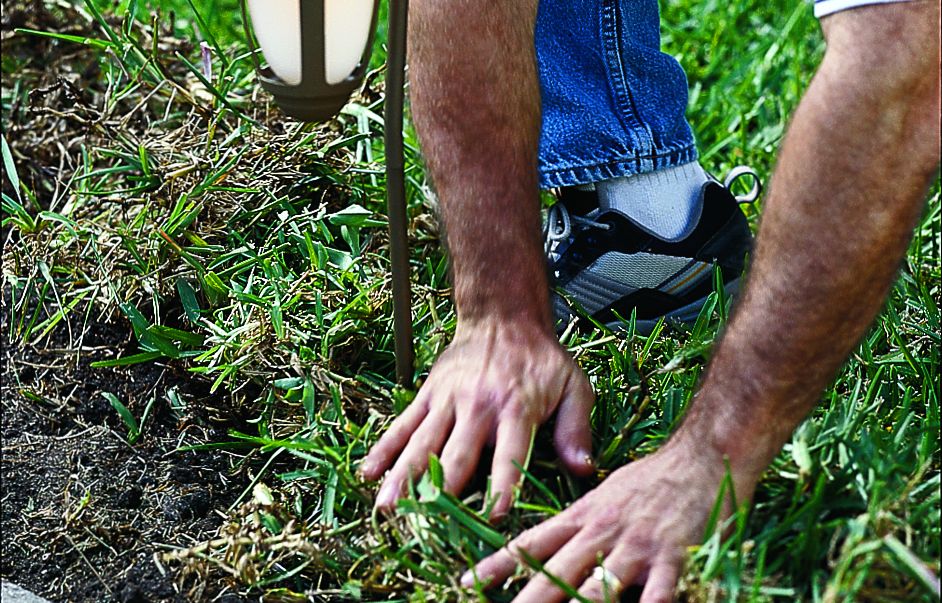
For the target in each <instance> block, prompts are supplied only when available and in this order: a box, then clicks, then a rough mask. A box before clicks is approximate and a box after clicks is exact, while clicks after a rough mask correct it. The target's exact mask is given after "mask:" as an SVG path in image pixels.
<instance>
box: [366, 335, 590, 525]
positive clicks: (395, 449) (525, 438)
mask: <svg viewBox="0 0 942 603" xmlns="http://www.w3.org/2000/svg"><path fill="white" fill-rule="evenodd" d="M592 402H593V394H592V389H591V387H590V386H589V383H588V381H586V378H585V376H584V375H583V373H582V371H581V369H579V367H578V366H577V365H576V364H575V362H573V360H572V358H570V357H569V355H568V354H567V353H566V351H565V350H563V349H562V347H561V346H560V345H559V342H558V341H557V340H556V338H555V337H554V336H553V335H552V332H551V331H549V330H548V329H545V328H535V327H532V326H527V325H525V324H521V323H514V322H506V321H491V322H490V323H483V324H482V323H481V322H467V321H466V322H460V323H459V327H458V330H457V333H456V334H455V339H454V341H453V342H452V344H451V345H450V346H449V348H448V349H447V350H446V351H445V352H444V353H443V354H442V355H441V357H440V358H439V359H438V362H437V363H436V364H435V366H434V367H433V369H432V372H431V374H430V375H429V378H428V380H427V381H426V382H425V384H424V385H423V386H422V389H421V390H420V391H419V394H418V396H417V397H416V399H415V400H414V401H413V402H412V404H411V405H410V406H409V408H407V409H406V411H405V412H404V413H403V414H402V415H401V416H400V417H399V418H398V419H396V421H395V422H394V423H393V424H392V426H391V427H390V428H389V431H387V432H386V434H385V435H384V436H383V437H382V438H381V439H380V441H379V443H377V444H376V445H375V446H374V447H373V449H372V450H371V451H370V453H369V455H368V456H367V458H366V460H365V461H364V463H363V465H362V467H361V469H360V473H361V474H362V475H363V476H364V477H365V478H367V479H377V478H379V476H381V475H382V474H383V472H384V471H385V470H386V469H387V468H388V467H389V466H390V465H391V464H392V463H393V461H396V457H397V456H398V457H399V459H398V461H396V463H395V465H394V466H393V468H392V470H391V471H390V472H389V475H388V476H387V477H386V479H385V481H384V482H383V486H382V488H381V489H380V492H379V494H378V495H377V498H376V505H377V507H379V508H383V509H388V508H390V507H392V506H393V505H394V504H395V502H396V499H398V498H399V496H400V495H402V494H403V492H404V491H405V485H406V481H407V480H409V479H410V478H415V477H418V476H419V475H421V473H422V472H424V471H425V469H426V467H427V466H428V458H429V455H430V454H440V455H441V463H442V468H443V469H444V474H445V489H446V490H447V491H448V492H451V493H453V494H458V493H459V492H460V491H461V490H462V488H463V487H464V486H465V484H467V482H468V480H469V479H470V478H471V476H472V475H473V473H474V470H475V468H476V466H477V463H478V459H479V458H480V455H481V451H482V449H483V448H484V445H485V444H492V445H494V448H495V450H494V462H493V466H492V470H491V477H492V481H491V492H492V495H494V496H499V498H498V500H497V502H496V504H495V506H494V508H493V511H492V518H498V517H500V516H502V515H504V514H505V513H506V512H507V510H508V509H509V508H510V505H511V502H512V500H513V490H514V487H515V486H516V484H517V481H518V480H519V478H520V471H519V470H518V469H517V468H516V467H515V466H514V463H515V462H516V463H518V464H520V465H523V464H524V462H525V460H526V457H527V453H528V450H529V447H530V441H531V438H532V435H533V432H534V431H535V430H536V428H537V427H538V426H539V425H540V424H541V423H543V422H544V421H546V419H548V418H549V417H550V415H552V413H553V411H554V410H556V408H557V406H558V407H559V416H558V418H557V421H556V432H555V442H556V449H557V451H558V453H559V455H560V457H561V458H562V460H563V463H564V464H565V465H566V467H567V468H568V469H569V470H570V471H573V472H574V473H577V474H583V475H584V474H586V473H587V472H589V471H591V469H592V461H591V438H590V433H589V412H590V411H591V409H592ZM400 453H401V454H400Z"/></svg>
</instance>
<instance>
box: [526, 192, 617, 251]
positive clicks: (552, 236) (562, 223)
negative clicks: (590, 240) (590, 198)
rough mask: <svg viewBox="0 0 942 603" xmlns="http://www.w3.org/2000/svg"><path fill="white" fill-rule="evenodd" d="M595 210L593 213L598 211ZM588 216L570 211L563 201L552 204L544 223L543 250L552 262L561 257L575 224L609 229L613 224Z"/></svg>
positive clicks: (582, 226) (584, 227)
mask: <svg viewBox="0 0 942 603" xmlns="http://www.w3.org/2000/svg"><path fill="white" fill-rule="evenodd" d="M597 211H598V210H594V211H593V212H592V213H595V212H597ZM590 215H592V214H591V213H590V214H588V215H587V216H578V215H573V214H571V213H569V209H568V208H567V207H566V205H565V204H563V203H556V204H554V205H551V206H550V207H549V209H548V210H547V212H546V223H545V224H544V225H543V241H544V243H543V251H544V253H545V254H546V257H547V258H549V260H550V261H551V262H555V261H556V260H558V259H559V256H560V255H561V254H562V252H563V251H564V248H563V247H561V246H562V245H563V244H564V243H566V242H568V241H569V240H571V239H572V234H573V232H572V228H573V224H576V225H577V226H578V227H580V228H579V230H584V229H586V228H599V229H602V230H608V229H610V228H611V227H612V225H611V224H605V223H603V222H597V221H595V220H593V219H592V218H590V217H588V216H590Z"/></svg>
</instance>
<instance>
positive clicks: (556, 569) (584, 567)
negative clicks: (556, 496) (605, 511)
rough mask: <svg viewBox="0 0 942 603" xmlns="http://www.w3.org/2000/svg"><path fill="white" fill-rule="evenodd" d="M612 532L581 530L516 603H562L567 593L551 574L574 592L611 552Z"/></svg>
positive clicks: (591, 529)
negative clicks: (551, 577) (600, 560)
mask: <svg viewBox="0 0 942 603" xmlns="http://www.w3.org/2000/svg"><path fill="white" fill-rule="evenodd" d="M610 540H611V533H610V532H607V531H606V532H601V531H599V530H597V529H595V528H594V527H587V528H585V529H583V530H582V531H580V532H579V533H578V534H577V535H576V536H575V537H574V538H573V539H572V540H570V541H569V542H567V543H566V544H565V545H564V546H563V548H561V549H559V551H558V552H557V553H556V554H555V555H553V558H552V559H550V560H549V561H548V562H547V563H546V564H545V565H544V566H543V571H542V572H540V573H539V574H537V575H536V576H534V577H533V579H531V580H530V582H529V583H528V584H527V585H526V587H525V588H524V589H523V590H522V591H520V594H519V595H517V598H516V599H514V602H515V603H550V602H553V601H562V600H563V599H565V598H566V596H567V595H566V592H565V591H564V590H562V589H561V588H559V586H557V585H556V584H555V583H554V581H553V580H551V579H550V577H549V576H548V575H547V574H551V575H552V576H554V577H556V578H557V579H558V580H561V581H563V582H565V583H566V584H568V585H570V586H571V587H572V589H573V590H575V589H576V588H578V587H579V585H580V584H582V582H583V581H584V580H585V579H586V577H587V576H588V575H589V572H591V571H592V568H594V567H595V566H596V565H598V562H599V558H600V557H601V556H603V555H605V554H606V553H608V552H609V549H610V547H609V544H608V543H609V542H610Z"/></svg>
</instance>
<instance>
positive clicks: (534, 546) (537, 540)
mask: <svg viewBox="0 0 942 603" xmlns="http://www.w3.org/2000/svg"><path fill="white" fill-rule="evenodd" d="M578 531H579V526H578V524H577V523H575V522H574V521H573V516H572V515H571V514H569V513H568V511H567V512H563V513H560V514H559V515H556V516H555V517H552V518H550V519H548V520H546V521H544V522H543V523H541V524H540V525H538V526H535V527H532V528H530V529H529V530H527V531H525V532H523V533H522V534H520V535H519V536H517V537H516V538H514V539H513V540H512V541H511V542H509V543H508V544H507V546H505V547H504V548H502V549H501V550H499V551H497V552H496V553H494V554H493V555H491V556H490V557H486V558H485V559H482V560H481V561H480V562H478V564H477V565H475V566H474V568H473V570H468V571H467V572H465V574H464V575H463V576H462V577H461V584H462V586H467V587H470V586H474V577H475V576H477V578H478V580H479V581H480V582H482V583H484V584H485V585H486V586H487V587H490V586H494V585H496V584H500V583H501V582H503V581H504V580H506V579H507V577H508V576H510V575H511V574H512V573H514V570H516V569H517V566H518V565H525V562H524V561H523V559H524V557H523V555H521V551H525V552H526V553H527V555H529V556H530V557H532V558H533V559H536V560H537V561H543V560H544V559H546V558H548V557H549V556H550V555H552V554H553V553H555V552H556V551H558V550H559V548H560V547H561V546H563V545H564V544H566V542H567V541H569V539H570V538H572V537H573V536H574V535H575V534H576V532H578Z"/></svg>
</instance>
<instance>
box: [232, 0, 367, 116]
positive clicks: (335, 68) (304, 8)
mask: <svg viewBox="0 0 942 603" xmlns="http://www.w3.org/2000/svg"><path fill="white" fill-rule="evenodd" d="M246 3H247V4H248V11H249V13H250V15H251V20H252V28H253V29H254V33H255V35H254V38H255V39H257V40H258V44H259V46H260V47H261V50H262V54H263V55H264V57H265V60H266V62H267V63H268V64H267V65H266V66H262V65H260V64H259V65H257V67H258V74H259V80H260V81H261V84H262V86H263V87H264V88H265V89H266V90H267V91H268V92H270V93H271V94H272V96H274V97H275V103H276V104H277V105H278V106H279V107H281V109H282V110H283V111H284V112H285V113H287V114H288V115H290V116H292V117H295V118H297V119H300V120H302V121H323V120H325V119H329V118H331V117H332V116H334V115H336V114H337V112H338V111H340V109H341V108H342V107H343V106H344V105H345V104H346V103H347V100H348V99H349V98H350V94H352V93H353V91H354V90H356V88H357V87H358V86H359V85H360V82H361V81H362V80H363V75H364V74H365V73H366V69H367V67H368V66H369V57H370V51H371V46H372V43H373V35H374V32H375V30H376V17H377V12H378V10H377V9H378V5H379V0H243V4H242V8H243V14H244V13H245V8H246ZM243 19H244V20H245V22H246V35H247V36H248V37H249V40H250V41H251V40H252V39H253V36H252V33H251V32H250V31H248V16H245V15H244V16H243ZM253 50H254V49H253ZM254 56H255V55H254V52H253V57H254Z"/></svg>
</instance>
